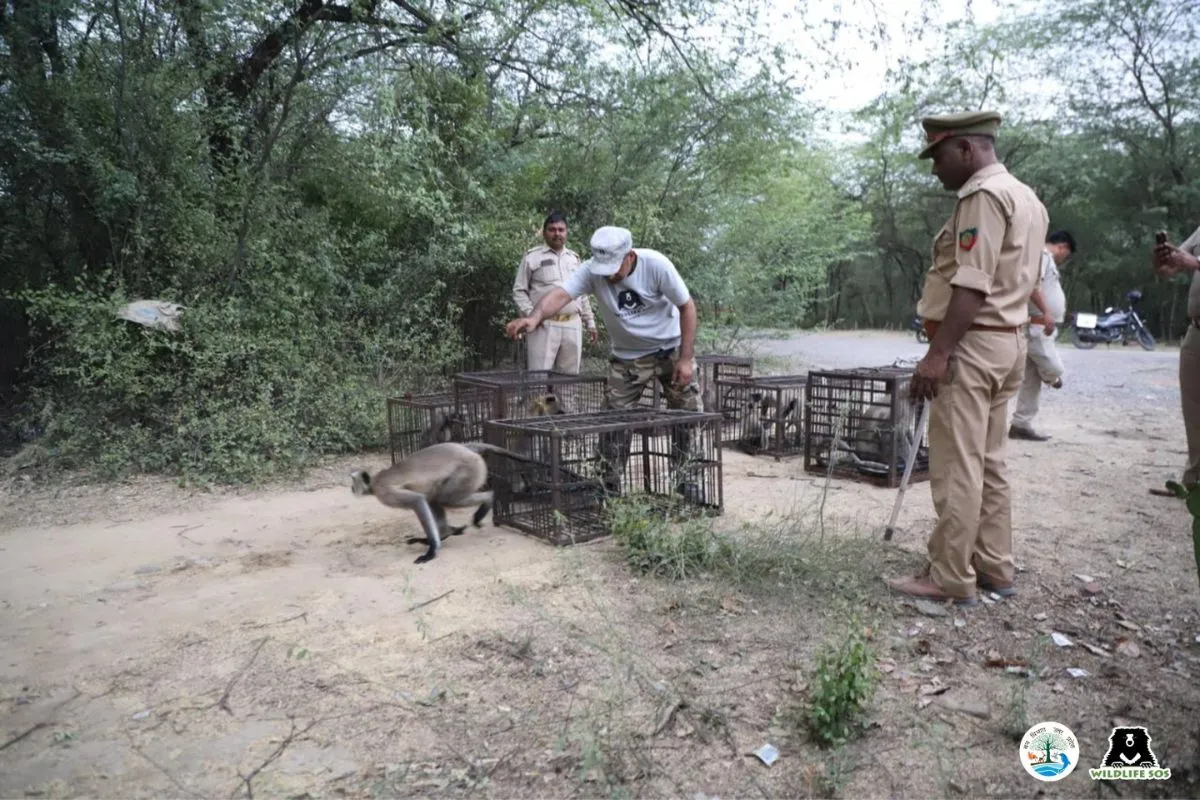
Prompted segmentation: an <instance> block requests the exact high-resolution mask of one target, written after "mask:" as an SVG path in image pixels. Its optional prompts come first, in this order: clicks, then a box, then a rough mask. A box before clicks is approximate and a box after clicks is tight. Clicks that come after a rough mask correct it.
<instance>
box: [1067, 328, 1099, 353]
mask: <svg viewBox="0 0 1200 800" xmlns="http://www.w3.org/2000/svg"><path fill="white" fill-rule="evenodd" d="M1071 344H1073V345H1075V347H1076V348H1077V349H1079V350H1091V349H1092V348H1093V347H1095V346H1096V343H1095V342H1085V341H1083V340H1082V339H1080V338H1079V329H1078V328H1071Z"/></svg>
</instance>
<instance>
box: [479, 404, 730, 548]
mask: <svg viewBox="0 0 1200 800" xmlns="http://www.w3.org/2000/svg"><path fill="white" fill-rule="evenodd" d="M720 420H721V418H720V416H719V415H717V414H710V413H704V412H696V411H682V410H668V409H637V410H628V411H604V412H600V413H593V414H569V415H560V416H555V417H544V418H527V419H516V420H514V419H506V420H492V421H489V422H487V423H486V424H485V425H484V430H485V440H486V441H487V442H488V443H490V444H495V445H499V446H500V447H504V448H506V449H508V450H512V451H514V452H517V453H521V454H522V455H525V456H527V457H528V458H530V459H531V462H530V463H526V462H519V461H515V460H513V459H511V458H507V457H503V456H496V455H493V454H489V455H488V456H487V459H488V463H489V475H490V478H491V487H492V490H493V492H494V494H495V505H494V508H493V512H492V513H493V515H494V519H495V523H496V524H497V525H507V526H509V527H512V528H516V529H517V530H520V531H523V532H525V533H528V534H531V535H533V536H536V537H538V538H541V539H545V540H546V541H548V542H551V543H553V544H555V545H567V544H572V543H577V542H586V541H589V540H591V539H595V538H597V537H600V536H604V535H606V534H607V533H608V532H609V530H608V526H607V524H606V520H605V514H604V510H605V507H606V503H607V501H608V498H610V497H612V496H616V495H631V494H638V495H649V496H652V497H656V498H663V499H668V498H669V499H670V501H672V503H677V504H678V505H677V508H682V509H683V510H684V511H685V512H688V511H696V512H700V513H712V514H721V513H722V512H723V511H724V507H725V503H724V494H723V490H722V483H721V481H722V473H721V443H720Z"/></svg>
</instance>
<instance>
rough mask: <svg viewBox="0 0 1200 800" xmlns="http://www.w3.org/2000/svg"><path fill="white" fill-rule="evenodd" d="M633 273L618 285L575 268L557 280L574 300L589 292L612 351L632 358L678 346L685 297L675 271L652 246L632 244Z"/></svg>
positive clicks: (688, 295) (667, 260) (616, 354)
mask: <svg viewBox="0 0 1200 800" xmlns="http://www.w3.org/2000/svg"><path fill="white" fill-rule="evenodd" d="M633 252H635V253H636V254H637V262H636V263H635V265H634V268H633V272H631V273H630V274H629V275H627V276H625V279H624V280H623V281H621V282H620V283H618V284H615V285H614V284H611V283H609V282H608V280H607V279H606V278H599V277H595V276H593V275H592V274H591V273H590V272H588V271H587V270H586V269H580V270H576V271H575V272H574V273H573V274H572V275H571V276H570V277H569V278H567V279H566V280H565V281H563V284H562V288H563V290H564V291H565V292H566V293H567V294H569V295H570V296H571V299H572V300H574V299H576V298H577V297H579V296H580V295H583V294H592V295H594V296H595V298H596V300H598V301H599V303H600V313H601V314H602V315H603V316H604V325H605V327H606V328H608V336H609V339H610V341H611V342H612V354H613V355H614V356H615V357H617V358H620V359H626V360H630V359H635V358H641V357H642V356H645V355H649V354H650V353H653V352H655V351H657V350H666V349H670V348H673V347H678V346H679V340H680V330H679V308H678V307H679V306H681V305H683V304H684V303H686V302H687V301H688V300H689V299H691V294H690V293H689V292H688V288H687V284H685V283H684V282H683V278H681V277H680V275H679V271H678V270H676V269H675V265H674V264H672V263H671V259H669V258H667V257H666V256H665V255H663V254H662V253H660V252H658V251H657V250H651V249H650V248H647V247H635V248H633Z"/></svg>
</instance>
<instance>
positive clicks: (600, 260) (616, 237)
mask: <svg viewBox="0 0 1200 800" xmlns="http://www.w3.org/2000/svg"><path fill="white" fill-rule="evenodd" d="M588 244H589V246H590V247H591V249H592V257H591V258H589V259H588V260H587V261H585V262H583V268H584V269H586V270H587V271H588V272H590V273H591V274H593V275H596V276H597V277H601V278H607V277H608V276H609V275H615V274H616V272H617V270H618V269H620V268H621V262H622V261H623V260H624V259H625V255H626V254H627V253H628V252H629V251H630V250H632V249H633V234H632V233H630V232H629V231H628V230H627V229H625V228H617V227H614V226H612V225H605V226H604V227H602V228H597V229H596V232H595V233H593V234H592V240H591V242H589V243H588Z"/></svg>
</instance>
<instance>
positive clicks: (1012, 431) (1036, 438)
mask: <svg viewBox="0 0 1200 800" xmlns="http://www.w3.org/2000/svg"><path fill="white" fill-rule="evenodd" d="M1008 438H1010V439H1026V440H1028V441H1031V442H1044V441H1046V440H1047V439H1049V438H1050V434H1048V433H1038V432H1037V431H1031V430H1030V429H1029V428H1019V427H1017V426H1016V425H1010V426H1009V427H1008Z"/></svg>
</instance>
